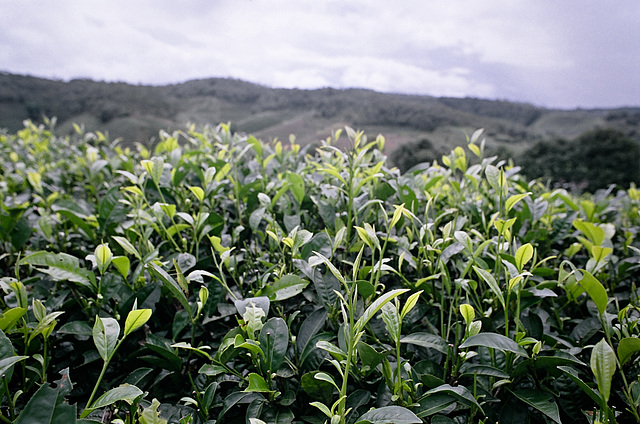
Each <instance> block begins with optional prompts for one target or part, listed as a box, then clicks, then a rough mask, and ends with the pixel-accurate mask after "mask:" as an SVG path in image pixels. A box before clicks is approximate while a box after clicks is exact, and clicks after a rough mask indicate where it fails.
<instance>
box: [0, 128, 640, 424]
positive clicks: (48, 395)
mask: <svg viewBox="0 0 640 424" xmlns="http://www.w3.org/2000/svg"><path fill="white" fill-rule="evenodd" d="M76 130H77V133H76V134H75V135H73V136H68V137H58V136H56V135H54V133H53V131H51V129H50V128H46V127H44V126H40V127H38V126H35V125H34V124H32V123H30V122H27V123H26V125H25V128H24V129H23V130H21V131H19V132H17V133H16V134H6V133H3V134H0V170H1V172H0V244H1V249H2V252H0V268H1V269H2V275H1V276H0V286H1V287H2V291H3V295H2V297H0V306H1V307H2V316H1V317H0V371H2V372H0V375H1V376H2V389H1V391H0V393H1V395H0V396H1V397H2V401H1V404H0V421H2V422H7V423H9V422H17V423H26V422H39V423H73V422H80V423H91V422H94V423H97V422H113V423H134V422H140V423H215V422H225V423H236V422H238V423H240V422H242V423H245V422H249V423H253V424H259V423H278V424H280V423H294V422H296V423H300V422H306V423H325V422H326V423H331V424H337V423H341V424H353V423H379V424H382V423H391V422H393V423H420V422H431V423H467V422H477V423H498V422H499V423H509V422H514V423H515V422H517V423H520V422H530V423H547V422H556V423H572V422H590V423H596V422H609V423H613V422H620V423H623V422H640V417H639V412H640V410H639V408H640V378H639V377H638V376H639V375H640V354H639V353H638V352H640V327H639V325H638V319H639V318H640V309H639V292H638V287H637V277H638V275H640V243H639V241H638V239H637V234H638V230H639V229H640V213H639V211H640V194H639V191H638V190H637V189H636V187H635V186H631V187H624V188H622V187H619V188H613V187H612V188H611V189H609V190H608V191H601V192H598V193H596V194H594V195H584V196H581V197H575V196H573V195H572V194H570V193H568V192H566V191H564V190H561V189H560V190H549V189H548V188H547V187H546V186H544V185H543V184H541V183H540V182H537V181H528V180H526V179H525V178H524V177H522V176H521V175H520V174H519V169H518V168H517V167H516V166H515V165H514V164H511V163H504V162H500V161H498V159H497V158H495V157H486V156H485V154H484V139H483V136H482V130H478V131H476V132H475V133H473V134H472V135H471V136H470V137H468V139H467V141H468V146H467V147H468V148H467V149H464V148H462V147H458V148H456V149H455V150H453V151H452V152H451V153H450V154H449V155H446V156H443V157H442V159H441V161H440V162H441V163H437V162H434V163H432V164H422V165H419V166H417V167H414V168H413V169H410V170H409V171H407V172H406V173H404V174H401V173H400V172H399V171H398V170H397V169H394V168H389V167H388V165H387V162H386V159H385V157H384V155H383V153H382V151H383V147H384V138H383V137H382V136H379V137H377V138H376V139H375V140H373V141H369V140H368V139H367V137H366V136H365V135H364V134H363V133H362V132H357V131H354V130H352V129H350V128H346V130H345V131H338V132H336V133H335V134H332V135H331V137H328V138H327V139H326V140H324V141H322V142H321V143H320V144H319V146H317V147H316V148H315V149H312V148H311V147H302V146H299V145H297V144H296V143H295V139H293V138H292V139H291V140H290V141H289V142H288V143H283V142H281V141H278V140H274V141H273V142H271V143H263V142H261V141H259V140H257V139H256V138H254V137H252V136H244V135H240V134H232V133H231V132H230V127H229V125H225V124H221V125H219V126H218V127H216V128H211V127H207V128H204V129H202V130H201V131H196V129H195V128H191V129H190V130H188V131H185V132H181V131H177V132H174V133H172V134H169V133H166V132H161V133H160V135H159V140H158V142H157V143H156V144H155V146H153V147H149V146H143V145H141V144H138V145H135V146H133V147H122V146H120V144H119V143H118V142H117V141H116V142H110V141H109V140H108V138H107V137H106V136H105V135H104V134H100V133H95V134H93V133H88V134H85V133H83V132H82V129H81V128H79V127H77V128H76ZM345 136H346V140H345V139H344V137H345ZM338 144H341V145H346V146H347V147H346V148H343V149H340V148H337V147H336V146H337V145H338ZM72 381H73V383H72Z"/></svg>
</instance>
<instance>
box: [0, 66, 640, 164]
mask: <svg viewBox="0 0 640 424" xmlns="http://www.w3.org/2000/svg"><path fill="white" fill-rule="evenodd" d="M43 115H46V116H49V117H52V116H56V117H57V118H58V124H57V129H58V132H59V133H61V134H65V133H68V132H71V131H72V123H74V122H75V123H79V124H83V125H84V127H85V129H86V130H87V131H95V130H100V131H103V132H107V133H108V134H109V136H110V137H111V138H116V137H121V138H123V141H124V143H126V144H131V143H133V142H136V141H137V142H147V141H148V140H149V139H150V138H151V137H154V136H156V135H157V133H158V130H159V129H160V128H163V129H181V128H184V127H185V126H186V125H187V123H194V124H196V125H197V126H202V125H205V124H217V123H219V122H231V124H232V127H233V129H235V130H237V131H241V132H247V133H252V134H254V135H255V136H257V137H259V138H261V139H263V140H271V139H273V138H278V139H284V140H286V139H288V138H289V135H290V134H296V136H297V141H298V142H300V143H302V144H306V143H313V142H317V141H318V140H320V139H324V138H326V137H327V136H329V135H330V134H331V132H332V130H335V129H336V128H341V127H343V126H344V125H349V126H352V127H354V128H357V129H361V130H363V131H365V133H367V134H370V135H376V134H378V133H382V134H383V135H384V136H385V137H386V140H387V144H386V149H387V152H391V151H393V150H394V149H395V148H397V147H398V146H400V145H402V144H405V143H408V142H420V141H421V140H429V143H430V144H431V145H432V146H433V148H434V150H436V151H441V150H444V151H446V150H448V149H449V148H451V147H452V146H453V145H455V144H459V143H460V142H461V141H463V140H464V136H463V134H464V132H465V131H466V132H467V133H471V132H473V131H474V130H475V129H477V128H480V127H482V128H485V130H486V131H485V134H486V136H487V144H488V147H490V148H493V149H496V150H502V151H504V150H508V151H510V152H514V153H519V152H520V151H522V150H523V148H524V147H525V146H527V145H529V143H531V142H533V141H536V140H541V139H552V138H556V137H563V138H575V137H577V136H578V135H580V134H582V133H584V132H585V131H588V130H591V129H595V128H603V127H607V128H609V127H610V128H615V129H617V130H619V131H621V132H623V133H624V134H625V135H627V136H631V137H633V138H637V137H638V136H639V135H640V108H621V109H598V110H580V109H579V110H553V109H544V108H539V107H535V106H533V105H530V104H523V103H514V102H508V101H491V100H481V99H472V98H466V99H459V98H437V97H430V96H413V95H398V94H383V93H378V92H374V91H370V90H360V89H357V90H356V89H350V90H335V89H331V88H324V89H318V90H297V89H272V88H267V87H264V86H260V85H257V84H252V83H248V82H244V81H239V80H232V79H221V78H211V79H204V80H193V81H188V82H185V83H181V84H174V85H167V86H143V85H131V84H125V83H106V82H96V81H91V80H86V79H79V80H72V81H69V82H63V81H55V80H47V79H42V78H35V77H30V76H22V75H13V74H8V73H0V128H7V129H8V130H9V131H15V130H17V129H19V128H21V127H22V121H23V120H24V119H32V120H34V121H39V120H40V119H41V117H42V116H43Z"/></svg>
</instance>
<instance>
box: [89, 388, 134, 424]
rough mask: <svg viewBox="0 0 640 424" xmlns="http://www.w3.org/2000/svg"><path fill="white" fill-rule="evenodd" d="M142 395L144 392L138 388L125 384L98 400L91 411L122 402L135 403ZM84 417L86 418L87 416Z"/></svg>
mask: <svg viewBox="0 0 640 424" xmlns="http://www.w3.org/2000/svg"><path fill="white" fill-rule="evenodd" d="M142 393H143V391H142V390H140V389H139V388H137V387H136V386H132V385H130V384H123V385H122V386H119V387H115V388H113V389H111V390H109V391H107V392H106V393H104V394H103V395H102V396H100V397H99V398H98V399H96V400H95V402H93V405H91V408H90V409H92V410H93V409H99V408H104V407H105V406H109V405H111V404H113V403H116V402H119V401H121V400H123V401H126V402H127V403H129V404H131V403H132V402H133V401H134V399H136V398H137V397H138V396H140V395H141V394H142ZM88 409H89V408H88ZM85 411H86V410H85ZM83 415H84V414H83ZM87 415H88V414H87ZM84 416H85V417H86V415H84ZM83 418H84V417H83Z"/></svg>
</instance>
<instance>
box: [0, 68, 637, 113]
mask: <svg viewBox="0 0 640 424" xmlns="http://www.w3.org/2000/svg"><path fill="white" fill-rule="evenodd" d="M0 74H5V75H11V76H18V77H27V78H36V79H42V80H47V81H52V82H60V83H65V84H68V83H71V82H73V81H90V82H93V83H105V84H126V85H130V86H142V87H168V86H176V85H182V84H186V83H189V82H191V81H206V80H210V79H214V80H215V79H220V80H230V81H238V82H241V83H247V84H252V85H256V86H259V87H263V88H266V89H270V90H300V91H319V90H326V89H330V90H336V91H349V90H362V91H370V92H374V93H378V94H388V95H398V96H409V97H432V98H435V99H458V100H480V101H487V102H501V103H514V104H524V105H530V106H533V107H535V108H537V109H545V110H550V111H553V110H557V111H574V110H575V111H578V110H587V111H588V110H594V111H596V110H616V109H640V104H639V105H619V106H610V107H581V106H577V107H572V108H563V107H547V106H543V105H537V104H534V103H531V102H525V101H518V100H512V99H506V98H485V97H473V96H466V97H457V96H434V95H430V94H412V93H399V92H384V91H379V90H375V89H371V88H367V87H340V88H336V87H328V86H327V87H317V88H295V87H293V88H290V87H270V86H269V85H267V84H264V83H260V82H255V81H247V80H244V79H240V78H234V77H218V76H212V77H202V78H192V79H188V80H183V81H177V82H168V83H162V84H146V83H131V82H127V81H122V80H99V79H94V78H91V77H73V78H69V79H65V78H52V77H47V76H40V75H33V74H17V73H14V72H10V71H5V70H1V69H0Z"/></svg>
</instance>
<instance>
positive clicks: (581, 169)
mask: <svg viewBox="0 0 640 424" xmlns="http://www.w3.org/2000/svg"><path fill="white" fill-rule="evenodd" d="M518 163H520V164H522V166H523V167H524V172H525V173H526V174H527V175H528V176H531V177H534V178H545V179H548V180H550V181H552V182H555V183H570V184H573V185H574V186H577V187H579V188H582V189H585V190H587V191H591V192H593V191H595V190H596V189H600V188H607V187H608V186H609V185H611V184H616V185H618V186H622V187H628V186H629V184H631V183H636V182H638V181H640V145H638V143H636V142H635V141H633V140H632V139H631V138H629V137H626V136H625V135H624V134H622V133H621V132H619V131H616V130H612V129H601V130H594V131H589V132H587V133H585V134H582V135H581V136H580V137H578V138H577V139H575V140H572V141H566V140H563V139H559V140H554V141H552V142H550V141H547V142H538V143H536V144H534V145H533V146H532V147H530V148H529V149H527V150H526V151H525V154H523V155H522V158H520V161H519V162H518Z"/></svg>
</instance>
